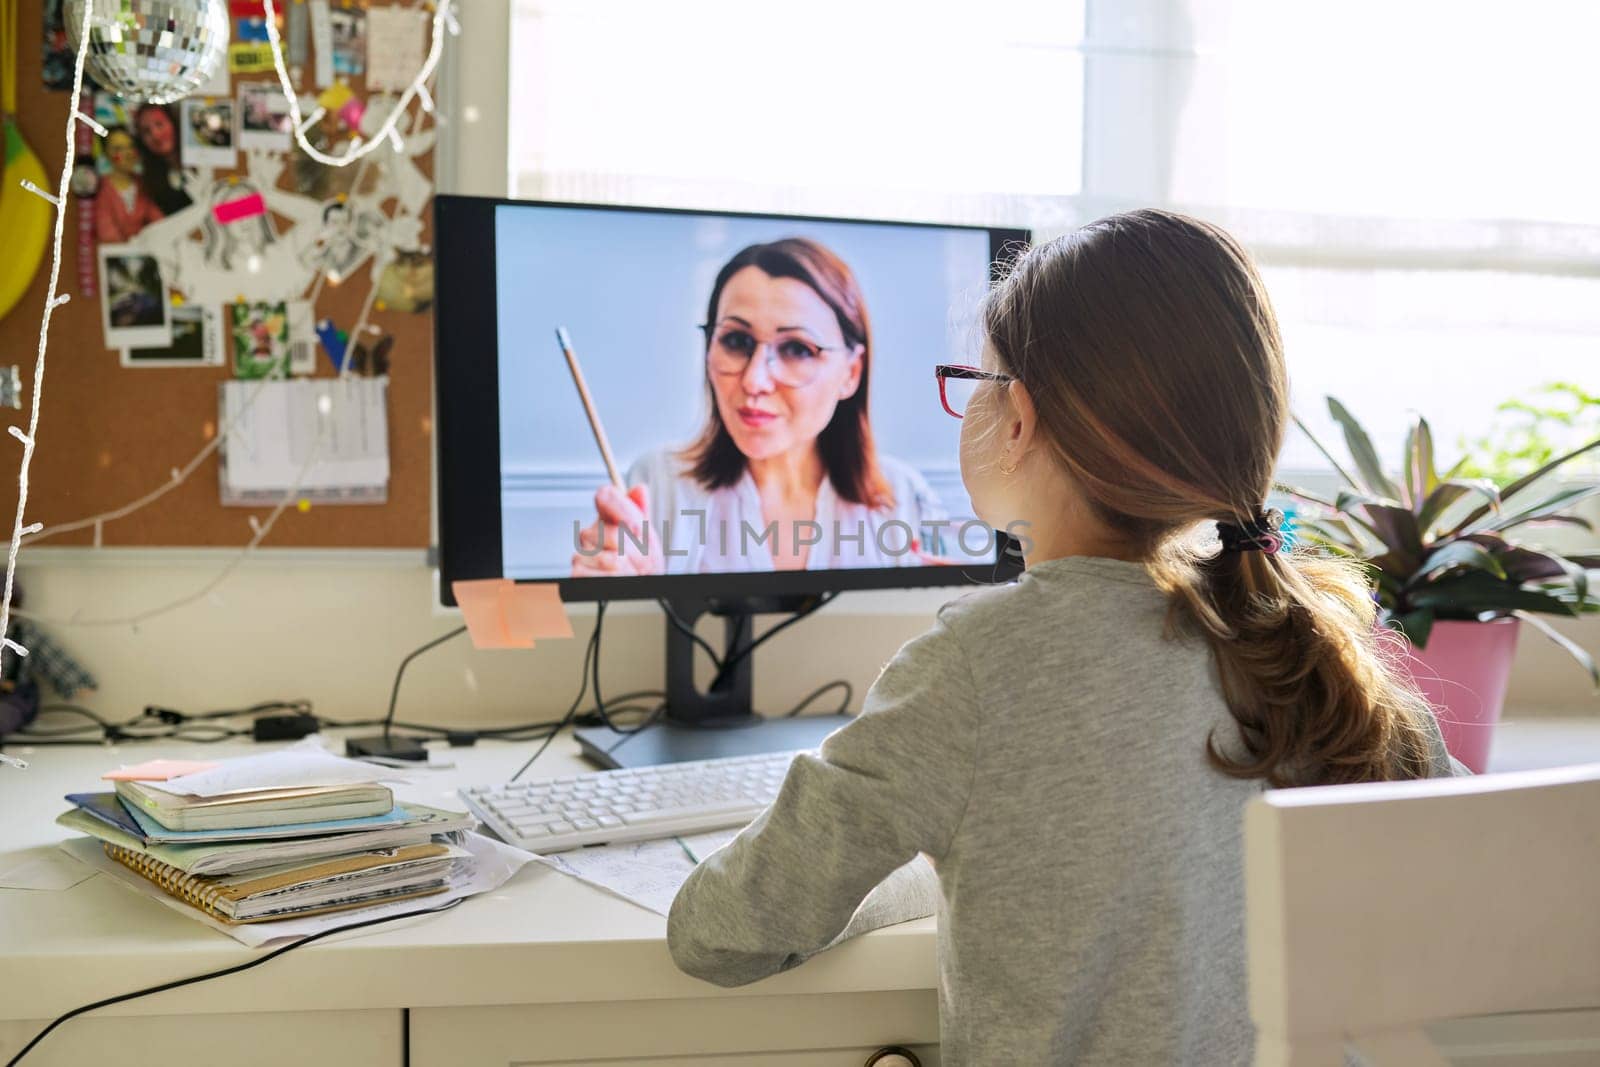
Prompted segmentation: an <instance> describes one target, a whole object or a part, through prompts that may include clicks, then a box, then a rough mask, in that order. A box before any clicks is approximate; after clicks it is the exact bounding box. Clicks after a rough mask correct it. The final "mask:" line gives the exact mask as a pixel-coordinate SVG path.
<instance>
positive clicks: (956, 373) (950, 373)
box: [933, 363, 1016, 419]
mask: <svg viewBox="0 0 1600 1067" xmlns="http://www.w3.org/2000/svg"><path fill="white" fill-rule="evenodd" d="M933 376H934V378H936V379H937V380H938V382H939V403H940V404H941V405H942V406H943V407H944V410H945V411H946V412H947V413H949V414H950V415H953V416H954V417H956V418H958V419H960V418H964V417H965V416H963V415H962V413H961V412H959V411H957V410H956V409H955V408H953V407H951V406H950V398H949V396H947V395H946V394H945V391H944V383H945V382H946V381H947V380H949V379H951V378H959V379H961V380H962V381H973V382H1002V383H1003V382H1011V381H1016V379H1015V378H1013V377H1012V376H1011V375H1009V374H996V373H995V372H994V371H988V370H984V369H983V368H982V367H969V366H968V365H967V364H965V363H940V364H939V365H938V366H936V367H934V368H933Z"/></svg>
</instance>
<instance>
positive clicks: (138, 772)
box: [100, 759, 218, 782]
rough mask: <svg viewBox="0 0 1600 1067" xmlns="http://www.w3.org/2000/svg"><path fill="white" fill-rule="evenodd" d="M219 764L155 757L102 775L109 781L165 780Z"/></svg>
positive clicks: (207, 769)
mask: <svg viewBox="0 0 1600 1067" xmlns="http://www.w3.org/2000/svg"><path fill="white" fill-rule="evenodd" d="M217 766H218V764H215V763H208V762H206V761H205V760H193V759H153V760H146V761H145V762H143V763H135V764H134V765H133V766H132V767H119V768H117V769H116V770H114V771H107V772H106V773H105V774H102V775H101V776H100V777H101V778H103V779H105V780H106V781H109V782H165V781H166V780H167V779H168V778H176V777H178V776H179V775H180V774H199V773H200V772H201V771H209V770H211V769H213V768H215V767H217Z"/></svg>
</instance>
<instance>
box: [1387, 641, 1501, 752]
mask: <svg viewBox="0 0 1600 1067" xmlns="http://www.w3.org/2000/svg"><path fill="white" fill-rule="evenodd" d="M1517 630H1518V620H1516V619H1495V620H1494V621H1492V622H1458V621H1455V620H1447V621H1442V622H1436V623H1434V624H1433V632H1432V633H1430V634H1429V635H1428V646H1427V647H1426V648H1423V649H1416V648H1411V649H1409V650H1408V651H1407V654H1406V658H1405V660H1404V663H1405V665H1406V669H1407V670H1409V671H1410V672H1411V677H1412V678H1413V679H1415V680H1416V683H1417V687H1418V688H1419V689H1421V690H1422V695H1423V696H1425V697H1427V698H1428V703H1429V704H1431V705H1433V712H1434V714H1435V715H1436V716H1437V717H1438V719H1439V730H1440V732H1441V733H1443V734H1444V744H1445V747H1446V748H1448V749H1449V750H1450V754H1451V755H1452V756H1454V757H1455V758H1456V759H1458V760H1460V761H1461V762H1462V763H1464V764H1466V765H1467V766H1468V767H1470V768H1471V769H1472V771H1473V773H1475V774H1482V773H1483V771H1484V768H1486V767H1487V766H1488V765H1489V743H1490V741H1491V740H1493V737H1494V726H1495V723H1497V722H1499V721H1500V710H1501V708H1503V707H1504V706H1505V702H1506V683H1507V682H1508V681H1509V680H1510V677H1511V658H1512V655H1513V654H1514V653H1515V652H1516V650H1517Z"/></svg>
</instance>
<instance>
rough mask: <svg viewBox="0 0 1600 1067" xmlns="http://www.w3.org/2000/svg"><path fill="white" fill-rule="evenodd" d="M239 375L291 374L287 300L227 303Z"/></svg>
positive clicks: (236, 367)
mask: <svg viewBox="0 0 1600 1067" xmlns="http://www.w3.org/2000/svg"><path fill="white" fill-rule="evenodd" d="M228 314H229V317H230V324H231V327H232V330H231V332H232V335H233V373H234V376H235V377H237V378H282V377H285V376H287V375H288V373H289V307H288V304H287V303H286V302H283V301H279V302H278V303H275V304H269V303H266V302H264V301H258V302H256V303H253V304H252V303H235V304H230V305H228Z"/></svg>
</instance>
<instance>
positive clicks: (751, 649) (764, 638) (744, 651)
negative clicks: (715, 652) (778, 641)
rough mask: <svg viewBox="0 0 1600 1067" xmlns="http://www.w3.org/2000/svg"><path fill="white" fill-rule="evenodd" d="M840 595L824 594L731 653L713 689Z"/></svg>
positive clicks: (714, 678)
mask: <svg viewBox="0 0 1600 1067" xmlns="http://www.w3.org/2000/svg"><path fill="white" fill-rule="evenodd" d="M838 595H839V594H838V593H823V594H822V595H820V596H818V597H817V598H816V599H815V600H813V601H812V602H811V603H809V604H807V605H806V606H805V607H803V608H801V609H800V610H799V611H797V612H795V613H794V614H793V615H791V616H789V617H788V618H787V619H784V620H783V621H782V622H780V623H778V625H776V626H774V627H773V628H772V629H770V630H768V631H767V632H766V633H764V634H762V635H761V636H760V637H758V638H756V639H755V640H753V641H751V642H750V643H749V644H747V645H745V646H744V647H743V648H741V649H739V651H737V652H734V653H731V654H730V655H729V656H728V657H727V658H726V659H724V660H723V661H722V666H721V667H719V668H718V669H717V673H716V676H715V677H713V678H712V679H711V688H712V689H716V688H717V687H718V686H720V685H721V684H722V683H723V681H724V680H725V679H726V678H727V676H728V675H729V673H731V672H732V671H733V669H734V668H735V667H737V666H738V665H739V664H740V663H743V662H744V661H745V660H747V659H749V658H750V657H751V656H752V655H753V654H754V653H755V650H756V649H758V648H760V647H761V646H762V645H764V644H766V643H767V642H768V641H770V640H772V639H773V638H774V637H777V636H778V635H779V634H781V633H782V632H783V631H785V630H787V629H788V628H789V627H791V626H793V625H794V624H795V623H797V622H799V621H800V620H801V619H805V618H808V617H810V616H811V615H812V614H814V613H815V612H816V611H818V610H819V609H821V608H822V607H823V606H824V605H826V604H829V603H831V602H832V601H833V599H834V598H835V597H837V596H838Z"/></svg>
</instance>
